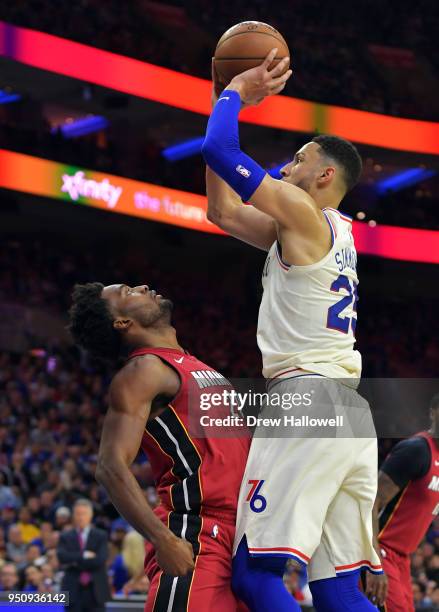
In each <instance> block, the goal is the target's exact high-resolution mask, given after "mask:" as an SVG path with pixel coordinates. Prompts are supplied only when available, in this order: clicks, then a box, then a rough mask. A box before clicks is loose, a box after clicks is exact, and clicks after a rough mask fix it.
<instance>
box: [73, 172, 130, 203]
mask: <svg viewBox="0 0 439 612" xmlns="http://www.w3.org/2000/svg"><path fill="white" fill-rule="evenodd" d="M62 180H63V186H62V187H61V191H63V192H64V193H68V194H69V196H70V197H71V198H72V200H75V201H76V200H77V199H78V198H79V197H83V198H93V199H94V200H103V201H104V202H106V203H107V206H108V208H114V207H115V206H116V204H117V202H118V200H119V197H120V194H121V193H122V187H115V186H114V185H111V183H110V181H109V180H108V179H106V178H105V179H103V180H102V181H100V182H99V183H98V182H97V181H94V180H93V179H86V178H85V173H84V172H82V171H78V172H76V173H75V174H74V175H73V176H70V175H69V174H63V176H62Z"/></svg>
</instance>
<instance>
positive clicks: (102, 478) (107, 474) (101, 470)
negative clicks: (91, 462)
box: [95, 455, 121, 489]
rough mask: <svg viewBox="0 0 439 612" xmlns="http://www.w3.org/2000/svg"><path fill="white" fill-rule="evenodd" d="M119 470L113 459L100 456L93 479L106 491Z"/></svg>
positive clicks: (119, 467)
mask: <svg viewBox="0 0 439 612" xmlns="http://www.w3.org/2000/svg"><path fill="white" fill-rule="evenodd" d="M120 470H121V466H120V465H118V463H117V462H115V461H114V459H112V458H110V457H107V456H105V455H100V456H99V457H98V462H97V465H96V470H95V479H96V481H97V482H98V483H99V484H100V485H102V486H103V487H104V489H108V488H109V487H110V486H111V482H112V481H113V480H114V478H115V477H117V474H118V473H119V472H120Z"/></svg>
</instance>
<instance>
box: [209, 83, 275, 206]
mask: <svg viewBox="0 0 439 612" xmlns="http://www.w3.org/2000/svg"><path fill="white" fill-rule="evenodd" d="M240 110H241V98H240V96H239V93H238V92H237V91H232V90H230V89H225V90H224V91H223V93H222V94H221V96H220V98H219V99H218V102H217V103H216V104H215V108H214V109H213V111H212V114H211V116H210V119H209V123H208V124H207V130H206V137H205V139H204V143H203V146H202V148H201V152H202V154H203V157H204V160H205V162H206V164H207V165H208V166H209V167H210V168H212V170H213V171H214V172H216V174H218V175H219V176H220V177H221V178H222V179H223V180H225V181H226V183H228V184H229V185H230V187H232V189H234V191H236V193H238V194H239V195H240V196H241V198H242V199H243V200H244V201H246V200H248V199H249V198H250V196H251V195H252V194H253V193H254V192H255V191H256V189H257V188H258V187H259V185H260V184H261V183H262V180H263V178H264V177H265V175H266V172H265V170H264V169H263V168H261V166H260V165H259V164H257V163H256V162H255V161H254V160H253V159H251V157H249V156H248V155H246V154H245V153H243V152H242V151H241V149H240V148H239V131H238V115H239V111H240Z"/></svg>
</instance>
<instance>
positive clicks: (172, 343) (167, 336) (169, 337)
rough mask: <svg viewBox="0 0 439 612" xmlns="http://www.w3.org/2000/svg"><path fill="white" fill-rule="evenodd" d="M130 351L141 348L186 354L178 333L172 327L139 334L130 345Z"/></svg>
mask: <svg viewBox="0 0 439 612" xmlns="http://www.w3.org/2000/svg"><path fill="white" fill-rule="evenodd" d="M130 345H131V346H130V350H136V349H139V348H145V347H147V348H172V349H177V350H179V351H182V352H184V349H183V348H182V347H181V346H180V345H179V343H178V340H177V332H176V331H175V328H174V327H172V325H166V326H162V327H159V328H152V329H151V328H150V329H147V330H144V331H142V332H141V333H139V334H138V335H137V336H136V337H135V338H134V339H133V340H132V342H131V343H130Z"/></svg>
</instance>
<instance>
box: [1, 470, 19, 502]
mask: <svg viewBox="0 0 439 612" xmlns="http://www.w3.org/2000/svg"><path fill="white" fill-rule="evenodd" d="M20 506H21V501H20V500H19V498H18V497H17V496H16V495H15V493H14V492H13V490H12V489H11V487H8V486H7V484H6V476H5V474H4V472H1V471H0V510H3V508H19V507H20Z"/></svg>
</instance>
